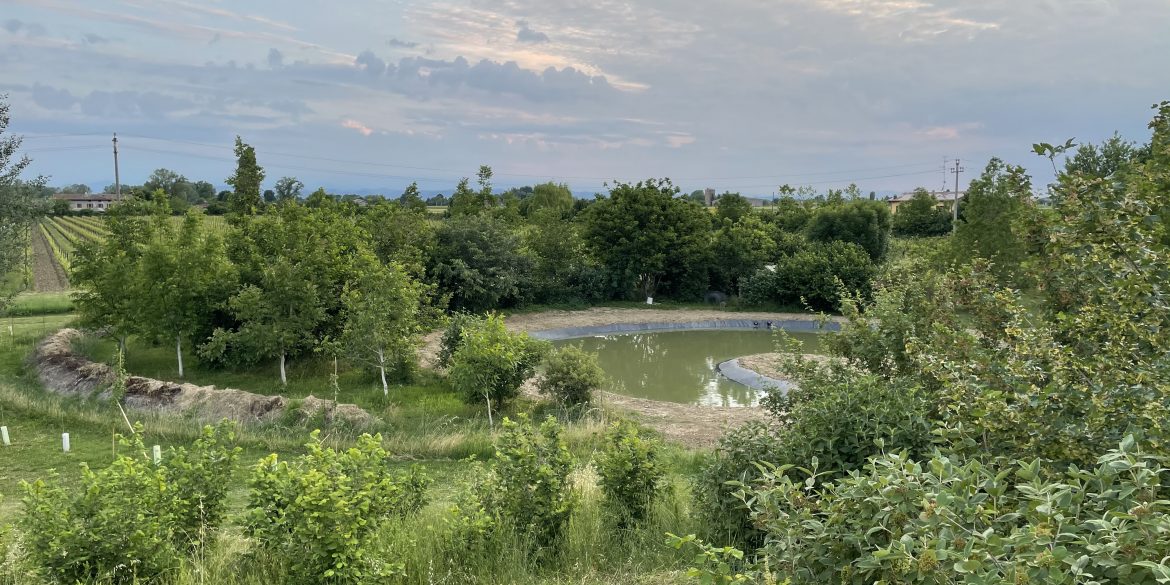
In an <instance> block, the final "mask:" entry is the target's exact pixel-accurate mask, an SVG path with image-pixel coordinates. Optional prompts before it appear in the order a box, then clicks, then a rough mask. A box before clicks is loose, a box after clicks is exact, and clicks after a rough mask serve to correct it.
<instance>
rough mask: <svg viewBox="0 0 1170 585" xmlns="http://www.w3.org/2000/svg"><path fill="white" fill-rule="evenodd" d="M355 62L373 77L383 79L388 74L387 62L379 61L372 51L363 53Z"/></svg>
mask: <svg viewBox="0 0 1170 585" xmlns="http://www.w3.org/2000/svg"><path fill="white" fill-rule="evenodd" d="M353 62H354V65H356V66H357V67H358V68H359V69H361V70H363V71H365V72H366V74H367V75H370V76H371V77H381V76H382V74H383V73H385V72H386V62H385V61H383V60H381V59H379V58H378V56H377V55H375V54H374V53H373V52H372V51H362V52H361V54H360V55H358V56H357V59H354V61H353Z"/></svg>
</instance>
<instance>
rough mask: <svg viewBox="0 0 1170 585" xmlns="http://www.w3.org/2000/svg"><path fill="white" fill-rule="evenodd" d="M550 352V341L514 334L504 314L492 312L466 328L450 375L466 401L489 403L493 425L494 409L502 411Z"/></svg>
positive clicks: (490, 422) (454, 385) (452, 363)
mask: <svg viewBox="0 0 1170 585" xmlns="http://www.w3.org/2000/svg"><path fill="white" fill-rule="evenodd" d="M547 351H548V344H547V342H543V341H538V340H535V339H530V338H529V337H528V334H527V333H511V332H509V331H508V330H507V328H505V327H504V318H503V317H500V316H499V315H491V316H489V317H488V318H487V319H485V320H483V321H480V322H477V323H474V324H472V325H470V326H469V327H467V328H465V329H464V330H463V337H462V339H461V340H460V342H459V347H457V348H456V349H455V353H454V354H453V355H452V356H451V369H450V372H449V374H448V375H449V376H450V379H451V385H452V386H453V387H454V388H455V390H456V391H457V392H459V393H460V394H462V395H463V398H464V400H466V401H467V402H469V403H474V402H478V401H480V400H483V401H484V402H485V403H486V405H487V412H488V423H489V424H492V420H493V419H492V409H493V408H495V410H497V411H498V410H500V409H501V408H503V407H504V406H505V405H506V404H507V403H508V402H510V401H511V400H512V399H513V398H515V397H516V396H517V395H518V394H519V392H520V385H521V384H523V383H524V381H525V380H527V379H528V378H530V377H532V373H533V372H534V371H535V370H536V366H537V364H539V363H540V360H541V359H542V358H543V357H544V354H545V353H546V352H547Z"/></svg>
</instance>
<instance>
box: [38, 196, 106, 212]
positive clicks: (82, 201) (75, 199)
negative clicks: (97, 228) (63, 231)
mask: <svg viewBox="0 0 1170 585" xmlns="http://www.w3.org/2000/svg"><path fill="white" fill-rule="evenodd" d="M53 199H56V200H60V201H68V202H69V211H101V212H104V211H106V210H107V209H109V208H110V206H111V205H113V204H114V203H117V202H118V196H117V195H112V194H109V193H57V194H54V195H53Z"/></svg>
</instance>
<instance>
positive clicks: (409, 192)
mask: <svg viewBox="0 0 1170 585" xmlns="http://www.w3.org/2000/svg"><path fill="white" fill-rule="evenodd" d="M398 204H399V205H401V206H402V207H404V208H406V209H409V210H411V211H419V212H423V213H426V211H427V204H426V203H423V200H422V196H421V195H419V192H418V182H417V181H411V183H410V184H409V185H407V186H406V190H405V191H403V192H402V196H400V197H399V198H398Z"/></svg>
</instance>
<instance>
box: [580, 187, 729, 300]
mask: <svg viewBox="0 0 1170 585" xmlns="http://www.w3.org/2000/svg"><path fill="white" fill-rule="evenodd" d="M677 191H678V190H677V189H676V188H675V187H674V185H672V184H671V183H670V180H669V179H663V180H661V181H657V180H654V179H649V180H646V181H642V182H638V183H635V184H629V183H616V184H615V185H614V186H613V187H612V188H611V189H610V194H609V197H607V198H602V199H599V200H598V201H597V202H596V203H594V204H593V205H591V206H590V207H589V208H588V210H587V211H586V212H585V215H584V220H583V222H584V223H583V225H584V236H585V241H586V243H587V244H588V246H589V247H590V249H591V250H592V252H593V254H594V255H595V256H596V257H597V258H598V259H599V260H601V262H602V264H604V265H605V266H606V268H608V269H609V271H610V273H611V274H613V275H614V276H615V277H616V278H619V279H621V281H622V283H623V285H624V286H626V287H629V288H636V290H637V291H638V292H639V293H640V294H641V295H643V296H645V297H652V296H654V294H655V291H657V290H658V289H659V288H660V287H661V288H664V289H666V290H668V291H670V292H676V293H680V294H683V295H692V296H698V295H700V294H702V292H703V291H702V289H703V288H705V287H706V282H707V274H706V269H707V259H708V252H709V243H708V240H709V238H710V228H711V219H710V216H709V214H708V212H707V210H705V209H704V208H702V207H700V206H698V205H696V204H694V203H691V202H689V201H686V200H683V199H676V198H675V197H674V194H675V193H676V192H677Z"/></svg>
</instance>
